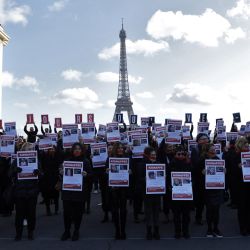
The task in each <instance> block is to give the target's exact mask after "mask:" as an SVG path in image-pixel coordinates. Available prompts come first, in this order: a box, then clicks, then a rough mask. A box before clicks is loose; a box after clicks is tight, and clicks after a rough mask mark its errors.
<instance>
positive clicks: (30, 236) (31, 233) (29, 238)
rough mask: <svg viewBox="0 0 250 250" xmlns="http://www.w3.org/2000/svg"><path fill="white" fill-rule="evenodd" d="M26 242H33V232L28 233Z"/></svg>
mask: <svg viewBox="0 0 250 250" xmlns="http://www.w3.org/2000/svg"><path fill="white" fill-rule="evenodd" d="M28 240H34V234H33V231H28Z"/></svg>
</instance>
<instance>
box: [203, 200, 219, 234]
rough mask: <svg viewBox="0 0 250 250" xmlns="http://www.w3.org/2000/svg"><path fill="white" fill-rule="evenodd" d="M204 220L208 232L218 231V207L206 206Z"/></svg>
mask: <svg viewBox="0 0 250 250" xmlns="http://www.w3.org/2000/svg"><path fill="white" fill-rule="evenodd" d="M206 219H207V226H208V230H209V231H213V230H215V229H218V225H219V220H220V205H212V204H207V205H206Z"/></svg>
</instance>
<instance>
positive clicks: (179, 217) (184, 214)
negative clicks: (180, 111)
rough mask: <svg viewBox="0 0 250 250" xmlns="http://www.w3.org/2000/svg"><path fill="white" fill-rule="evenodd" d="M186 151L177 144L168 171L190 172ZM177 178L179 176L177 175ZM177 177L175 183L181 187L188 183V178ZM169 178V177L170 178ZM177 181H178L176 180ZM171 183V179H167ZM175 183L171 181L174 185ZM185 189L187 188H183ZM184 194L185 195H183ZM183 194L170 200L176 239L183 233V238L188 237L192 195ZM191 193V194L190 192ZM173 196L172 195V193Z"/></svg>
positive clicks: (188, 173)
mask: <svg viewBox="0 0 250 250" xmlns="http://www.w3.org/2000/svg"><path fill="white" fill-rule="evenodd" d="M187 155H188V154H187V152H186V151H185V149H184V148H183V147H182V146H178V147H177V148H176V150H175V155H174V159H173V160H172V161H171V163H170V166H169V168H170V171H171V173H172V172H178V174H179V175H180V176H181V174H180V173H187V175H190V174H191V164H190V161H189V160H188V159H187ZM178 178H179V177H178ZM178 178H177V177H176V178H175V179H174V181H176V182H175V183H176V185H180V184H181V186H182V187H183V186H184V185H188V184H190V186H191V185H192V183H190V178H186V179H185V178H184V177H183V176H181V178H179V179H178ZM170 179H171V178H170ZM178 181H179V182H178ZM169 183H171V180H169ZM175 183H173V184H174V185H175ZM170 186H171V187H170V188H171V190H172V192H173V186H172V185H170ZM185 191H187V190H185ZM185 195H186V196H185ZM185 195H183V194H182V195H179V197H180V198H178V200H177V199H176V200H173V198H172V202H171V207H172V211H173V214H174V226H175V235H174V237H175V238H176V239H180V238H181V236H182V235H183V237H184V238H186V239H189V238H190V233H189V224H190V211H191V207H192V199H193V197H191V198H190V197H188V196H189V195H190V194H189V193H186V194H185ZM191 195H192V194H191ZM172 197H173V195H172Z"/></svg>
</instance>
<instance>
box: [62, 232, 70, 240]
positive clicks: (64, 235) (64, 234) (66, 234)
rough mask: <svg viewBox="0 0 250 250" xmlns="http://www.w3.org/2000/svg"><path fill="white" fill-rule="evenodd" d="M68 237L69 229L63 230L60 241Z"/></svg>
mask: <svg viewBox="0 0 250 250" xmlns="http://www.w3.org/2000/svg"><path fill="white" fill-rule="evenodd" d="M69 238H70V232H69V231H65V232H64V233H63V235H62V236H61V241H65V240H67V239H69Z"/></svg>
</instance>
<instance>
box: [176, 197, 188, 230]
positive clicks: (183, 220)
mask: <svg viewBox="0 0 250 250" xmlns="http://www.w3.org/2000/svg"><path fill="white" fill-rule="evenodd" d="M172 210H173V214H174V226H175V233H176V234H181V233H184V234H188V233H189V224H190V210H191V206H190V204H186V202H185V201H173V204H172Z"/></svg>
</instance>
